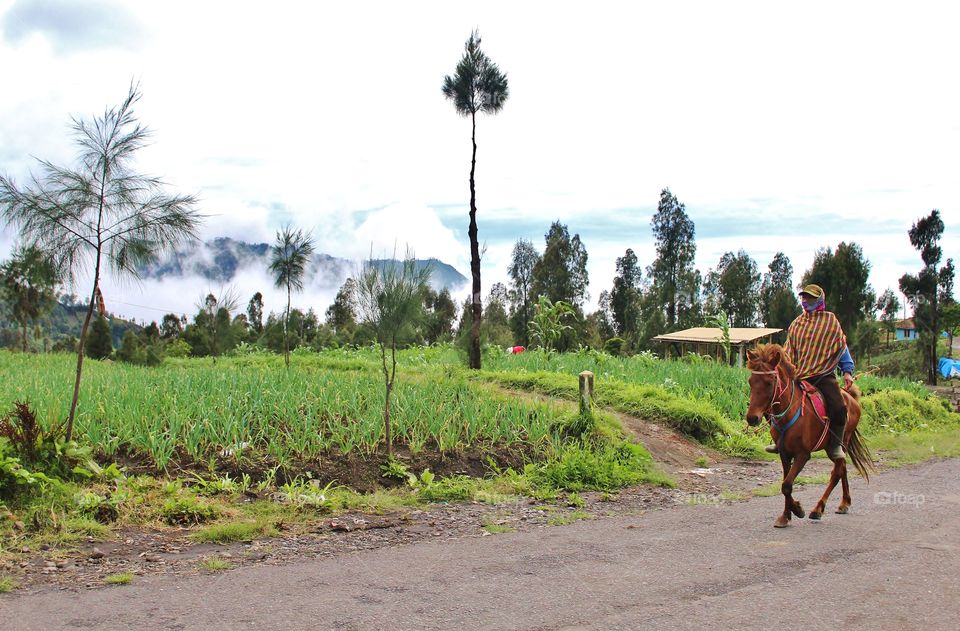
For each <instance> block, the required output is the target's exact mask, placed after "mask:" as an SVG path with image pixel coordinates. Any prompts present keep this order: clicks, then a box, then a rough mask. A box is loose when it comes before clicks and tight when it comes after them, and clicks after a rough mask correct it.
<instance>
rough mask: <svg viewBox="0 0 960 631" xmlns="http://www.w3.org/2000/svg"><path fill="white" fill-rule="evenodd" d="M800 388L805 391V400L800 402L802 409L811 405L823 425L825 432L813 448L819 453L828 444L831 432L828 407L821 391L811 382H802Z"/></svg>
mask: <svg viewBox="0 0 960 631" xmlns="http://www.w3.org/2000/svg"><path fill="white" fill-rule="evenodd" d="M800 387H801V388H802V389H803V400H802V401H801V402H800V409H801V410H803V406H804V405H806V404H807V403H808V402H809V403H810V405H812V406H813V411H814V412H816V413H817V418H819V419H820V422H821V423H823V432H822V433H821V434H820V439H819V440H818V441H817V445H816V447H814V448H813V451H817V450H819V449H822V448H823V446H824V445H825V444H827V434H828V433H829V431H830V417H829V416H827V405H826V403H824V402H823V395H822V394H820V391H819V390H817V387H816V386H814V385H813V384H812V383H810V382H809V381H801V382H800Z"/></svg>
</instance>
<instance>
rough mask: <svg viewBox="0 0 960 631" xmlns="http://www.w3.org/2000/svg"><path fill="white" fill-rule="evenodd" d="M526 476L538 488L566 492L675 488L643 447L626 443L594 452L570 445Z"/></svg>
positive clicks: (530, 468)
mask: <svg viewBox="0 0 960 631" xmlns="http://www.w3.org/2000/svg"><path fill="white" fill-rule="evenodd" d="M525 472H526V473H527V475H528V476H530V478H531V479H532V480H533V481H534V482H535V483H536V484H539V485H542V486H547V487H550V488H553V489H558V490H565V491H583V490H595V491H609V490H614V489H618V488H622V487H625V486H631V485H634V484H640V483H641V482H652V483H655V484H660V485H662V486H673V482H672V481H671V480H670V479H669V478H668V477H666V476H665V475H663V474H660V473H657V472H655V471H654V464H653V459H652V458H651V457H650V454H649V453H647V451H646V450H645V449H644V448H643V447H641V446H640V445H636V444H633V443H629V442H626V441H624V442H621V443H620V444H619V445H616V446H613V445H609V444H604V445H600V446H596V447H593V448H591V447H589V446H584V445H582V444H577V443H567V444H565V445H563V446H562V447H560V449H559V450H558V452H557V454H556V458H554V459H553V460H550V461H549V462H547V463H545V464H541V465H534V464H530V465H527V467H526V469H525Z"/></svg>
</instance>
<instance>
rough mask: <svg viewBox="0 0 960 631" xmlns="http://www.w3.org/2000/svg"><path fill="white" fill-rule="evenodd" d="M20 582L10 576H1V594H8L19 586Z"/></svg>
mask: <svg viewBox="0 0 960 631" xmlns="http://www.w3.org/2000/svg"><path fill="white" fill-rule="evenodd" d="M17 585H18V583H17V582H16V581H15V580H13V579H12V578H10V577H9V576H2V577H0V594H8V593H10V592H12V591H13V590H15V589H16V588H17Z"/></svg>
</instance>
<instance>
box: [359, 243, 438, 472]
mask: <svg viewBox="0 0 960 631" xmlns="http://www.w3.org/2000/svg"><path fill="white" fill-rule="evenodd" d="M394 258H396V257H394ZM430 273H431V269H430V267H429V266H426V267H420V268H419V269H418V267H417V262H416V260H415V259H414V257H413V254H412V253H410V252H407V256H406V258H404V260H403V262H396V261H387V262H385V263H383V264H381V263H380V262H378V261H374V260H373V257H372V256H371V257H370V260H369V261H367V263H366V264H365V265H364V267H363V269H362V270H360V271H359V273H357V275H356V279H355V280H354V283H353V290H354V305H356V308H357V312H358V315H359V317H360V322H361V324H362V325H363V326H365V327H366V328H367V329H368V330H369V331H370V333H371V334H372V336H373V339H374V340H375V341H376V344H377V346H379V348H380V360H381V364H382V368H383V380H384V385H385V387H386V388H385V390H386V393H385V396H384V403H383V429H384V437H385V439H386V442H387V456H388V457H389V458H393V433H392V428H391V424H390V395H391V394H392V392H393V384H394V381H395V379H396V376H397V346H398V345H399V344H402V343H403V342H404V339H405V338H408V337H410V336H412V335H413V334H414V333H415V331H416V328H417V325H418V324H420V323H421V322H422V321H423V319H424V316H425V313H424V308H423V296H424V295H425V294H426V292H427V290H428V289H429V283H430ZM388 351H389V354H390V359H389V361H388V360H387V352H388Z"/></svg>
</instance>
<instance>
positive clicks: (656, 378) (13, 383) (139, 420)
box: [0, 346, 960, 547]
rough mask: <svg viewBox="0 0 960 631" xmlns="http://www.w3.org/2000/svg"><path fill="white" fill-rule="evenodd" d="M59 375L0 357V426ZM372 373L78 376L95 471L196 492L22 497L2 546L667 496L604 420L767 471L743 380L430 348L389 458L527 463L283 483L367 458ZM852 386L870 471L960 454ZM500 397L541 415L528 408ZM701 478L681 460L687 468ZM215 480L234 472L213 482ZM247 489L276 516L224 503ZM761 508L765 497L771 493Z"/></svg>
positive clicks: (896, 408)
mask: <svg viewBox="0 0 960 631" xmlns="http://www.w3.org/2000/svg"><path fill="white" fill-rule="evenodd" d="M72 370H73V359H72V358H71V357H70V356H67V355H24V354H14V353H9V352H6V351H0V414H2V413H3V412H4V411H5V410H7V409H9V408H10V407H11V406H12V402H13V401H14V400H28V401H29V402H30V404H31V406H32V407H33V409H34V410H35V411H36V412H37V416H38V418H40V419H41V422H43V423H49V421H50V419H58V418H62V417H63V416H65V413H66V410H67V405H68V404H69V400H68V397H69V394H70V388H69V385H70V383H72ZM377 370H378V368H377V357H376V356H375V355H374V354H373V353H372V352H371V351H370V350H369V349H361V350H338V351H325V352H322V353H317V354H302V353H301V354H297V355H295V356H294V357H293V365H292V366H291V369H290V370H289V371H288V370H286V369H285V368H284V366H283V361H282V358H280V357H279V356H273V355H246V356H242V357H229V358H220V359H218V360H217V362H216V363H214V362H213V361H212V360H208V359H182V360H175V361H170V362H168V363H167V364H165V365H164V366H162V367H160V368H141V367H136V366H130V365H126V364H119V363H118V364H106V363H101V362H93V361H92V362H89V364H88V368H87V370H85V377H84V383H83V388H82V390H81V401H80V415H79V417H78V431H79V434H80V435H81V436H82V437H83V438H84V441H85V442H86V443H87V444H90V445H94V446H95V447H96V448H97V450H98V451H99V453H98V456H99V457H100V458H101V460H102V459H104V458H110V457H114V456H116V457H119V456H121V455H122V456H124V458H129V459H131V460H132V461H134V462H140V463H142V462H146V463H148V464H150V465H152V466H153V467H156V468H158V469H162V468H163V467H169V469H170V470H176V469H175V468H174V465H180V464H184V463H188V464H189V463H190V462H191V461H192V463H193V465H194V466H195V467H197V466H199V467H205V468H206V469H209V473H205V474H204V475H203V476H202V477H203V478H204V479H203V480H201V479H199V477H198V476H193V475H191V476H190V477H189V478H187V479H183V480H173V481H170V480H169V479H166V478H162V477H161V478H157V477H152V476H127V477H125V478H122V479H119V480H105V479H101V480H87V481H84V480H78V481H73V482H69V483H68V484H63V485H62V486H58V487H54V486H50V487H49V488H46V489H43V490H42V491H41V490H40V489H34V490H33V491H34V492H35V493H36V494H35V495H34V496H32V497H31V498H30V499H24V500H22V501H21V500H19V499H18V502H19V503H18V502H14V503H10V504H9V507H10V509H11V511H12V512H15V513H16V516H17V518H18V519H19V520H20V521H22V522H24V523H26V524H29V528H28V530H31V531H32V532H31V533H26V534H17V535H16V537H17V541H18V542H19V541H27V542H29V544H30V545H31V546H32V545H34V544H35V543H37V542H40V541H43V542H45V543H48V544H49V545H51V546H56V547H59V546H68V545H71V544H72V543H76V542H77V541H80V540H83V539H85V538H86V537H92V538H94V539H103V538H106V537H109V536H110V533H111V529H112V528H118V527H123V526H128V525H143V526H149V527H160V528H164V527H168V526H188V527H191V528H196V532H195V533H194V537H195V539H194V540H196V541H213V542H218V543H228V542H232V541H244V540H250V539H256V538H262V537H269V536H273V535H275V534H276V529H275V524H278V523H291V522H292V523H298V522H307V521H310V520H311V519H316V516H317V515H318V514H319V513H323V514H337V513H339V512H342V511H351V510H356V511H364V512H372V513H387V512H393V511H398V510H402V509H403V508H405V507H410V506H416V505H422V504H423V503H425V502H461V501H476V502H484V503H488V504H498V503H502V502H505V501H509V500H510V499H512V498H515V497H517V496H526V497H532V498H535V499H538V500H542V501H554V500H557V498H559V497H563V498H567V500H566V501H568V502H571V503H573V504H574V507H575V508H580V507H581V505H580V503H579V502H578V501H577V500H578V499H580V498H579V495H577V494H578V493H580V492H583V491H587V490H596V491H600V492H601V493H604V494H606V497H610V496H611V495H610V494H612V493H614V492H616V490H617V489H619V488H622V487H625V486H630V485H635V484H642V483H649V484H658V485H662V486H673V485H674V481H673V480H671V479H670V478H669V477H668V476H666V475H664V474H663V473H662V472H659V471H658V470H657V468H656V467H655V463H654V461H653V458H652V457H651V456H650V454H649V453H647V452H646V450H644V449H643V448H642V447H641V446H639V445H634V444H631V443H629V442H628V441H626V440H625V439H624V435H623V429H622V427H621V426H620V423H619V421H618V420H617V418H616V417H614V416H612V415H610V414H607V413H605V412H604V408H608V409H612V410H618V411H621V412H624V413H627V414H632V415H636V416H640V417H643V418H646V419H648V420H653V421H656V422H659V423H661V424H664V425H667V426H670V427H672V428H675V429H676V430H677V431H679V432H682V433H684V434H686V435H688V436H690V437H692V438H694V439H696V440H699V441H701V442H702V443H704V444H707V445H710V446H712V447H715V448H717V449H719V450H720V451H722V452H723V453H726V454H728V455H735V456H745V457H754V458H773V457H774V456H768V455H766V454H763V452H762V447H763V445H764V444H765V443H766V442H767V437H766V436H765V435H762V434H757V433H750V432H748V431H747V429H746V425H745V423H744V421H743V419H742V416H743V412H744V410H745V409H746V402H747V397H748V387H747V372H746V371H745V370H742V369H738V368H732V367H727V366H723V365H720V364H717V363H716V362H713V361H705V360H702V359H693V360H689V361H663V360H659V359H656V358H655V357H652V356H647V355H641V356H636V357H630V358H615V357H611V356H609V355H605V354H603V353H596V352H593V351H586V352H577V353H568V354H563V355H557V354H554V355H546V354H543V353H539V352H530V353H524V354H522V355H519V356H506V355H502V354H491V355H489V356H486V359H485V370H484V371H481V372H479V373H477V372H471V371H467V370H465V369H463V368H462V367H460V365H459V359H458V358H457V356H456V352H455V351H453V350H452V349H451V348H450V347H444V346H436V347H429V348H414V349H408V350H405V351H403V352H402V353H401V356H400V371H401V372H400V375H399V377H398V381H397V389H396V391H395V397H394V407H393V421H394V431H395V436H396V440H397V443H398V444H401V445H403V446H404V448H405V449H409V451H410V452H412V453H413V454H419V453H424V452H429V453H430V454H434V453H438V454H439V455H442V456H443V458H444V459H446V458H447V457H449V458H451V459H453V460H456V459H457V458H462V457H464V456H465V455H467V456H469V455H470V453H471V450H476V449H481V450H482V449H483V448H484V447H485V446H494V445H497V446H508V447H510V448H511V449H517V450H518V453H521V454H522V455H523V457H524V458H525V459H526V460H525V461H524V464H523V465H522V466H519V465H515V466H516V469H507V470H505V471H501V470H499V469H496V466H495V465H493V466H492V467H491V468H492V469H493V475H492V477H488V478H471V477H467V476H462V475H453V476H449V477H439V476H433V475H425V473H424V471H421V470H418V471H416V472H412V471H411V472H409V473H416V474H417V475H416V478H415V479H414V481H413V482H412V483H410V482H409V481H408V480H403V479H400V484H401V486H400V487H398V488H393V489H390V490H380V491H376V492H373V493H370V494H359V493H356V492H354V491H352V490H350V489H349V488H347V487H345V486H328V487H324V488H320V487H317V486H316V482H317V480H309V479H306V478H305V477H300V478H297V477H296V476H297V475H298V474H301V473H303V472H302V471H299V470H298V469H297V468H296V466H297V464H298V463H310V462H316V460H317V459H318V458H329V457H330V456H331V454H337V453H345V454H349V455H359V456H360V457H361V459H368V458H377V457H379V456H378V454H377V453H376V451H377V450H378V449H382V446H383V443H382V416H381V415H382V401H383V399H382V397H383V383H382V375H380V374H379V373H378V372H377ZM582 370H591V371H592V372H594V373H595V375H596V398H597V401H596V402H597V410H596V411H595V412H594V414H593V415H592V418H590V417H581V416H579V415H578V414H577V413H576V412H575V410H576V404H575V401H576V398H577V378H576V374H577V373H578V372H580V371H582ZM858 383H860V385H861V387H862V389H863V391H864V393H865V394H864V397H863V408H864V417H863V421H862V424H861V429H862V431H863V433H864V435H865V437H867V438H868V442H869V444H870V446H871V448H872V449H874V451H875V452H877V453H878V454H880V455H882V456H883V457H884V458H885V459H886V460H887V461H889V462H892V463H893V464H901V463H907V462H917V461H920V460H923V459H926V458H930V457H937V456H960V414H956V413H954V412H951V411H950V410H949V409H948V406H946V405H945V404H944V403H943V402H942V401H941V400H939V399H937V398H934V397H932V396H931V395H930V394H929V393H928V392H927V391H926V389H924V388H923V387H922V386H918V385H917V384H914V383H911V382H908V381H905V380H896V379H882V378H875V377H870V376H866V377H864V378H862V379H861V380H860V381H859V382H858ZM503 388H510V389H523V390H528V391H531V392H538V393H542V394H545V395H547V396H550V397H554V398H556V399H558V401H554V402H538V401H534V400H532V399H533V398H532V397H522V396H516V394H515V393H511V392H504V391H503ZM265 462H268V463H269V466H270V467H273V466H274V465H276V469H273V470H272V471H273V472H274V473H276V472H277V471H280V472H281V473H282V475H283V477H284V478H285V480H287V481H290V480H291V479H292V478H293V480H292V481H290V482H288V483H287V484H284V485H282V486H281V487H279V488H278V486H277V485H276V484H275V483H271V477H270V475H271V474H267V473H263V471H264V470H265V469H263V463H265ZM709 464H710V463H709V460H708V459H707V458H706V457H701V458H698V459H697V465H698V466H708V465H709ZM257 467H260V469H259V470H258V469H257ZM226 468H228V469H229V470H231V472H232V471H233V470H239V471H240V472H241V475H240V476H237V477H234V478H231V477H228V476H226V475H223V471H224V469H226ZM395 469H396V470H395V471H393V473H394V474H396V475H399V477H400V478H403V477H404V476H403V475H400V474H402V473H404V472H403V471H401V470H400V469H399V468H397V467H395ZM194 470H199V469H197V468H195V469H194ZM242 473H248V474H253V476H254V477H251V475H242ZM232 475H235V476H236V475H237V474H235V473H232ZM256 475H260V476H261V477H260V479H259V480H258V479H255V476H256ZM258 483H260V486H258ZM338 483H342V484H349V480H340V481H339V482H338ZM251 490H257V491H258V492H260V493H261V494H269V495H270V497H271V498H275V497H286V498H287V501H285V502H283V503H281V502H277V501H273V500H272V499H269V500H257V501H253V502H247V501H240V499H241V498H243V497H244V496H243V491H251ZM763 491H764V490H763V489H758V490H757V492H758V493H762V492H763ZM778 493H779V485H777V486H776V489H775V490H771V491H770V494H778ZM77 497H80V498H81V500H82V501H80V500H77V499H76V498H77ZM570 498H573V499H570ZM102 506H107V507H108V508H109V509H110V510H109V511H103V510H100V508H102ZM97 520H101V521H97ZM218 520H219V521H218ZM11 523H12V522H11ZM4 527H7V526H5V524H0V528H4ZM3 534H4V536H6V531H4V532H3ZM18 545H19V544H18ZM2 546H5V544H0V547H2Z"/></svg>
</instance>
